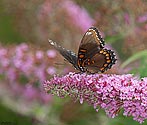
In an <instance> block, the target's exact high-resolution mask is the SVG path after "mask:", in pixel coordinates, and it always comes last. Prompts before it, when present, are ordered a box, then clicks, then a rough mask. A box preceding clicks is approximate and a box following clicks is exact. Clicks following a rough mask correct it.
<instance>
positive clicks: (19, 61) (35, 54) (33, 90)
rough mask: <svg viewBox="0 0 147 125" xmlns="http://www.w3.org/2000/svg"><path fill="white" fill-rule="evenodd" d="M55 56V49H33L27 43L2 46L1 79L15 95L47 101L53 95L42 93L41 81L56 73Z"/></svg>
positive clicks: (0, 53) (0, 51) (0, 47)
mask: <svg viewBox="0 0 147 125" xmlns="http://www.w3.org/2000/svg"><path fill="white" fill-rule="evenodd" d="M55 57H56V52H55V51H54V50H47V51H45V52H43V51H41V50H36V51H32V50H31V49H30V48H29V46H28V45H27V44H25V43H22V44H20V45H18V46H16V47H11V48H10V47H8V48H4V47H3V46H0V59H1V60H0V76H1V79H0V81H1V83H5V84H4V85H5V86H6V89H8V90H9V91H10V93H11V94H12V95H14V97H17V98H18V97H21V98H25V99H27V100H31V101H33V100H37V101H40V102H43V103H47V102H49V101H50V100H51V96H50V95H47V94H45V93H42V84H40V83H42V82H43V81H44V80H45V79H47V78H50V77H51V76H52V75H53V74H55V73H56V68H55V67H54V66H53V60H54V58H55ZM20 93H21V95H20Z"/></svg>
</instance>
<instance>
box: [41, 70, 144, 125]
mask: <svg viewBox="0 0 147 125" xmlns="http://www.w3.org/2000/svg"><path fill="white" fill-rule="evenodd" d="M44 89H45V91H46V92H47V93H51V94H53V95H57V96H59V97H61V98H64V97H66V96H69V97H71V98H72V99H73V100H74V101H80V103H81V104H82V103H83V102H87V103H88V104H90V105H91V106H93V107H94V108H95V109H96V111H98V109H99V108H102V109H104V110H105V112H106V114H107V115H108V116H109V117H111V118H114V117H115V116H117V115H118V113H119V111H120V110H121V109H123V111H124V112H123V115H124V116H132V117H133V119H134V120H136V121H138V122H140V123H142V122H143V121H144V120H145V119H146V118H147V78H142V79H139V78H137V77H134V76H133V75H131V74H126V75H115V74H90V75H87V74H76V73H71V72H70V73H69V74H67V75H65V76H61V77H59V76H54V77H53V78H52V79H51V80H49V81H48V80H46V81H45V82H44Z"/></svg>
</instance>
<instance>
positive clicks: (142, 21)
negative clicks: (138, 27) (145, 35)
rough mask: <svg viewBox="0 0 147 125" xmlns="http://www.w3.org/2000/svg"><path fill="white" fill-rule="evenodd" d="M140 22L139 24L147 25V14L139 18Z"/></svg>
mask: <svg viewBox="0 0 147 125" xmlns="http://www.w3.org/2000/svg"><path fill="white" fill-rule="evenodd" d="M138 22H139V23H145V22H147V13H145V14H144V15H142V16H139V17H138Z"/></svg>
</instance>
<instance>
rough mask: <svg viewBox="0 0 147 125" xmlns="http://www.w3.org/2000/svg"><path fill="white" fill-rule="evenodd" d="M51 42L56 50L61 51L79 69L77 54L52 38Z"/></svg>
mask: <svg viewBox="0 0 147 125" xmlns="http://www.w3.org/2000/svg"><path fill="white" fill-rule="evenodd" d="M49 43H50V44H51V45H53V46H54V47H55V49H56V50H58V51H59V53H60V54H61V55H62V56H63V57H64V58H65V59H66V60H67V61H68V62H69V63H71V64H72V65H73V66H74V67H75V68H76V69H78V66H77V55H76V54H75V53H74V52H72V51H70V50H66V49H65V48H63V47H61V46H59V45H57V43H56V42H53V41H52V40H49Z"/></svg>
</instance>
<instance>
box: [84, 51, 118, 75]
mask: <svg viewBox="0 0 147 125" xmlns="http://www.w3.org/2000/svg"><path fill="white" fill-rule="evenodd" d="M115 62H116V59H115V54H114V52H113V51H112V50H107V49H101V50H100V51H99V52H98V53H96V54H95V55H94V56H93V57H92V58H89V59H87V60H86V61H85V67H87V71H88V72H91V73H97V72H105V71H106V70H107V69H110V68H111V67H112V65H113V64H115Z"/></svg>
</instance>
